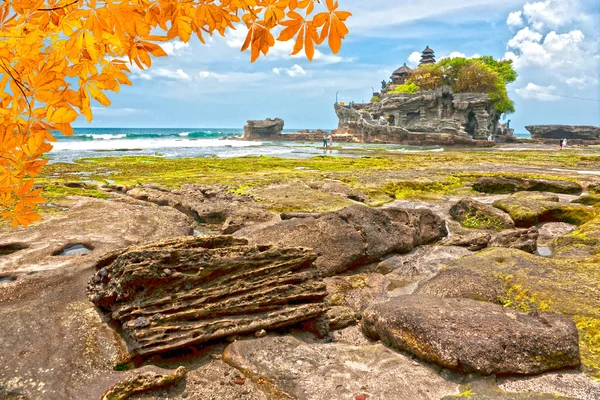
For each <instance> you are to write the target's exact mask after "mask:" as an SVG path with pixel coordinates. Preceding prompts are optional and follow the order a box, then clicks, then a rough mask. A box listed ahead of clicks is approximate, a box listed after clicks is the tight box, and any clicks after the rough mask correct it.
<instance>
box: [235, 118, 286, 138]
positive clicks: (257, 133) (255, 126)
mask: <svg viewBox="0 0 600 400" xmlns="http://www.w3.org/2000/svg"><path fill="white" fill-rule="evenodd" d="M284 125H285V123H284V121H283V120H282V119H281V118H275V119H271V118H267V119H264V120H250V121H248V123H247V124H246V125H245V126H244V140H269V139H270V138H271V136H277V135H280V134H281V132H282V131H283V126H284Z"/></svg>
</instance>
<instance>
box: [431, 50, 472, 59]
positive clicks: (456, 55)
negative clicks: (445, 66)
mask: <svg viewBox="0 0 600 400" xmlns="http://www.w3.org/2000/svg"><path fill="white" fill-rule="evenodd" d="M479 57H481V55H480V54H477V53H475V54H473V55H472V56H471V57H469V56H467V55H466V54H465V53H461V52H459V51H453V52H452V53H450V54H448V55H447V56H442V57H440V60H443V59H444V58H479Z"/></svg>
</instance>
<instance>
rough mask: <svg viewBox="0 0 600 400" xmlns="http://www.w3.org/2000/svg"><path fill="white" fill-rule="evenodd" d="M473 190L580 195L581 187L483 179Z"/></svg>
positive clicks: (498, 178) (532, 181) (551, 183)
mask: <svg viewBox="0 0 600 400" xmlns="http://www.w3.org/2000/svg"><path fill="white" fill-rule="evenodd" d="M473 189H474V190H476V191H478V192H483V193H513V192H519V191H534V192H551V193H563V194H580V193H581V192H583V187H582V186H581V185H580V184H579V183H577V182H569V181H558V180H550V179H524V178H512V177H511V178H504V177H487V176H486V177H483V178H479V179H477V180H476V181H475V182H474V183H473Z"/></svg>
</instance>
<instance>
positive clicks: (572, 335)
mask: <svg viewBox="0 0 600 400" xmlns="http://www.w3.org/2000/svg"><path fill="white" fill-rule="evenodd" d="M362 327H363V331H364V332H365V334H366V335H367V336H369V337H371V338H372V339H380V340H381V341H382V342H384V343H385V344H387V345H389V346H391V347H393V348H395V349H397V350H401V351H407V352H409V353H411V354H414V355H415V356H417V357H419V358H421V359H423V360H425V361H428V362H432V363H436V364H439V365H441V366H443V367H446V368H450V369H453V370H457V371H461V372H465V373H472V372H473V373H480V374H485V375H489V374H538V373H541V372H544V371H549V370H554V369H560V368H568V367H578V366H579V364H580V359H579V346H578V342H577V340H578V337H577V328H576V327H575V324H574V323H573V321H571V320H570V319H569V318H567V317H565V316H562V315H558V314H550V313H524V312H521V311H516V310H511V309H508V308H505V307H502V306H500V305H497V304H491V303H487V302H482V301H475V300H471V299H455V298H451V299H447V298H441V297H436V296H429V295H408V296H400V297H396V298H393V299H391V300H390V301H388V302H386V303H381V304H375V305H373V306H371V307H369V308H368V309H367V310H365V312H364V313H363V319H362Z"/></svg>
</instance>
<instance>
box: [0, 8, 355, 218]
mask: <svg viewBox="0 0 600 400" xmlns="http://www.w3.org/2000/svg"><path fill="white" fill-rule="evenodd" d="M315 8H319V9H320V11H321V12H318V13H315ZM350 15H351V14H350V13H348V12H345V11H340V10H338V3H337V1H334V0H325V1H323V0H321V1H319V0H154V1H149V0H104V1H100V0H10V1H4V2H3V3H2V4H1V5H0V77H1V78H0V142H1V147H0V215H1V216H2V217H3V218H6V219H9V220H11V221H12V224H13V226H14V227H16V226H18V225H28V224H30V223H31V222H34V221H37V220H39V219H40V216H39V215H38V214H37V213H36V206H37V205H38V204H39V203H41V202H43V201H44V199H43V198H42V197H41V189H39V188H36V187H35V186H34V177H35V176H36V175H38V174H39V173H40V171H41V168H42V167H43V166H44V165H45V164H46V163H47V161H46V160H43V159H42V155H43V154H44V153H47V152H49V151H50V150H51V149H52V145H51V144H50V142H54V141H55V140H56V139H55V138H54V136H53V134H52V132H53V131H59V132H61V133H63V134H65V135H71V134H72V133H73V128H72V127H71V124H72V123H73V122H74V121H75V119H76V118H77V117H78V116H79V115H83V116H84V117H85V118H86V119H87V120H88V121H91V120H92V106H91V104H92V100H94V101H96V102H98V103H100V104H101V105H103V106H109V105H110V100H109V99H108V97H107V96H106V94H105V92H107V91H112V92H118V91H119V88H120V86H121V85H131V81H130V80H129V78H128V74H129V73H130V70H129V67H128V64H130V65H131V64H134V63H135V65H137V66H138V67H139V68H140V69H145V68H150V67H151V65H152V58H153V57H164V56H166V55H167V53H165V51H164V50H163V49H162V48H161V47H160V44H159V43H161V42H165V41H169V40H173V39H179V40H181V41H183V42H188V41H189V40H190V38H191V37H192V35H196V36H197V37H198V39H199V40H200V41H201V42H202V43H204V42H205V37H206V35H212V34H214V33H218V34H220V35H222V36H225V35H226V34H227V32H228V30H230V29H235V26H234V24H238V23H240V24H245V25H246V27H247V28H248V35H247V38H246V41H245V43H244V44H243V46H242V49H241V50H242V51H245V50H247V49H249V50H250V59H251V61H255V60H256V59H257V58H258V57H259V56H260V54H261V53H262V54H267V53H268V51H269V49H270V48H271V47H273V46H274V45H275V42H276V40H275V37H274V36H273V35H274V33H275V31H279V36H278V38H277V40H279V41H287V40H292V39H294V38H295V41H296V42H295V46H294V49H293V53H292V54H297V53H299V52H300V51H301V50H302V49H304V50H305V53H306V56H307V57H308V58H309V59H310V60H312V58H313V55H314V48H315V45H319V44H321V43H323V42H324V41H325V40H326V39H328V43H329V47H330V48H331V50H332V51H333V52H334V53H337V52H338V51H339V50H340V47H341V44H342V39H344V37H345V35H346V34H347V33H348V29H347V28H346V25H345V23H344V22H345V21H346V19H347V18H348V17H349V16H350ZM278 27H281V28H282V29H281V30H279V29H278Z"/></svg>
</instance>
